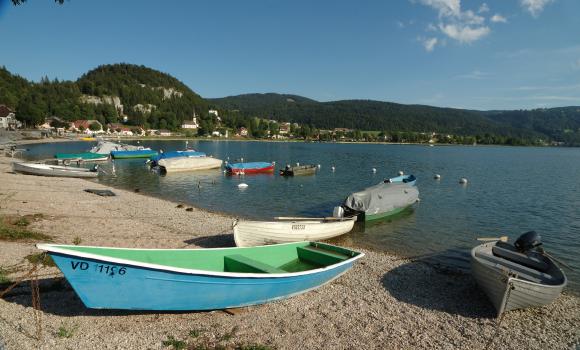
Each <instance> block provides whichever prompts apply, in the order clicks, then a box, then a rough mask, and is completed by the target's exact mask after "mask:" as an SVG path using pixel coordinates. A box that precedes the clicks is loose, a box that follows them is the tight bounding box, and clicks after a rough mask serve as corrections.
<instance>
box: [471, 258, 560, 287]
mask: <svg viewBox="0 0 580 350" xmlns="http://www.w3.org/2000/svg"><path fill="white" fill-rule="evenodd" d="M475 256H476V257H478V258H480V259H482V260H483V261H484V262H485V263H486V264H487V265H491V266H501V267H504V268H506V269H509V270H510V272H512V273H515V274H517V275H518V278H521V279H523V280H526V281H530V282H534V283H543V284H551V285H555V284H558V283H559V281H558V280H557V279H556V278H555V277H554V276H552V275H550V274H547V273H544V272H541V271H538V270H535V269H531V268H529V267H526V266H523V265H520V264H518V263H515V262H513V261H510V260H507V259H504V258H502V257H498V256H494V255H491V254H487V253H483V252H476V253H475Z"/></svg>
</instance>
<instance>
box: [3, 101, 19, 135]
mask: <svg viewBox="0 0 580 350" xmlns="http://www.w3.org/2000/svg"><path fill="white" fill-rule="evenodd" d="M21 126H22V123H20V121H18V120H16V113H14V111H13V110H11V109H10V108H9V107H7V106H5V105H0V129H7V130H8V129H17V128H20V127H21Z"/></svg>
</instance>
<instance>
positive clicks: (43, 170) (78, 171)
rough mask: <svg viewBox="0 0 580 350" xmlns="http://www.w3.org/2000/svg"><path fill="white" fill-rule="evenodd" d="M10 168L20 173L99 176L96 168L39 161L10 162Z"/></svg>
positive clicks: (84, 176)
mask: <svg viewBox="0 0 580 350" xmlns="http://www.w3.org/2000/svg"><path fill="white" fill-rule="evenodd" d="M12 170H14V171H15V172H18V173H22V174H28V175H40V176H56V177H83V178H95V177H97V176H99V173H98V171H97V170H96V169H87V168H77V167H69V166H58V165H49V164H40V163H12Z"/></svg>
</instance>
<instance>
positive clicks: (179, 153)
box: [149, 150, 206, 162]
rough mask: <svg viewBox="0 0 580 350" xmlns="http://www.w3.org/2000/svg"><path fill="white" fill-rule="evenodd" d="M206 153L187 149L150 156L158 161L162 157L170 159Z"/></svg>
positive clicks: (200, 155)
mask: <svg viewBox="0 0 580 350" xmlns="http://www.w3.org/2000/svg"><path fill="white" fill-rule="evenodd" d="M205 156H206V154H205V153H203V152H198V151H193V150H185V151H170V152H162V153H159V154H157V155H155V156H153V157H151V158H149V159H150V160H151V161H152V162H157V161H159V160H161V159H168V158H178V157H205Z"/></svg>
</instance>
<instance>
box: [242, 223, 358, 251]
mask: <svg viewBox="0 0 580 350" xmlns="http://www.w3.org/2000/svg"><path fill="white" fill-rule="evenodd" d="M355 221H356V218H276V220H274V221H250V220H236V221H235V222H234V225H233V226H234V240H235V242H236V245H237V246H238V247H253V246H260V245H268V244H276V243H288V242H298V241H310V240H311V241H319V240H324V239H330V238H333V237H337V236H340V235H343V234H345V233H348V232H350V230H352V227H353V226H354V223H355Z"/></svg>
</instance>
